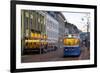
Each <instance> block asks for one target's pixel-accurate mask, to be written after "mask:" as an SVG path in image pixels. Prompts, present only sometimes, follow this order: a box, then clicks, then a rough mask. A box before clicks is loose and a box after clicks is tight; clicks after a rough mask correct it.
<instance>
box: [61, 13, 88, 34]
mask: <svg viewBox="0 0 100 73" xmlns="http://www.w3.org/2000/svg"><path fill="white" fill-rule="evenodd" d="M62 14H63V15H64V16H65V18H66V20H67V21H68V22H69V23H72V24H75V25H76V26H77V27H78V29H80V30H81V31H83V32H86V31H87V16H88V14H87V13H74V12H62Z"/></svg>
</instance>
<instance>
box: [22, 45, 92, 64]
mask: <svg viewBox="0 0 100 73" xmlns="http://www.w3.org/2000/svg"><path fill="white" fill-rule="evenodd" d="M55 53H56V51H52V52H48V53H44V54H36V55H22V56H21V62H22V63H26V62H47V61H70V60H87V59H90V50H89V49H88V48H86V47H85V46H83V47H81V54H80V56H79V57H63V56H57V54H55Z"/></svg>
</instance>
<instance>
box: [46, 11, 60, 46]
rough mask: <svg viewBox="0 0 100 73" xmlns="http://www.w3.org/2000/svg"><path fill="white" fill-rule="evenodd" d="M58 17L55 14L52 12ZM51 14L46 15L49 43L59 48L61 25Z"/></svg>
mask: <svg viewBox="0 0 100 73" xmlns="http://www.w3.org/2000/svg"><path fill="white" fill-rule="evenodd" d="M51 13H53V14H54V16H55V15H56V14H55V12H51ZM54 16H53V15H51V14H50V13H49V12H47V14H46V34H47V36H48V42H49V43H53V44H55V45H56V46H57V47H58V38H59V23H58V21H57V20H56V19H55V18H54Z"/></svg>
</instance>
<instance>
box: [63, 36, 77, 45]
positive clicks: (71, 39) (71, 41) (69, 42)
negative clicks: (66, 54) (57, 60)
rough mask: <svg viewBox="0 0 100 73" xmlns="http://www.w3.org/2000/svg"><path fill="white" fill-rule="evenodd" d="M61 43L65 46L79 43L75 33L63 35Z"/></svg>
mask: <svg viewBox="0 0 100 73" xmlns="http://www.w3.org/2000/svg"><path fill="white" fill-rule="evenodd" d="M63 43H64V45H65V46H75V45H79V38H78V36H77V35H67V36H65V37H64V40H63Z"/></svg>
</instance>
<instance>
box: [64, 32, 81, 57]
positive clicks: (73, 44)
mask: <svg viewBox="0 0 100 73" xmlns="http://www.w3.org/2000/svg"><path fill="white" fill-rule="evenodd" d="M63 44H64V57H65V56H80V38H79V35H77V34H69V35H65V36H64V39H63Z"/></svg>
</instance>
